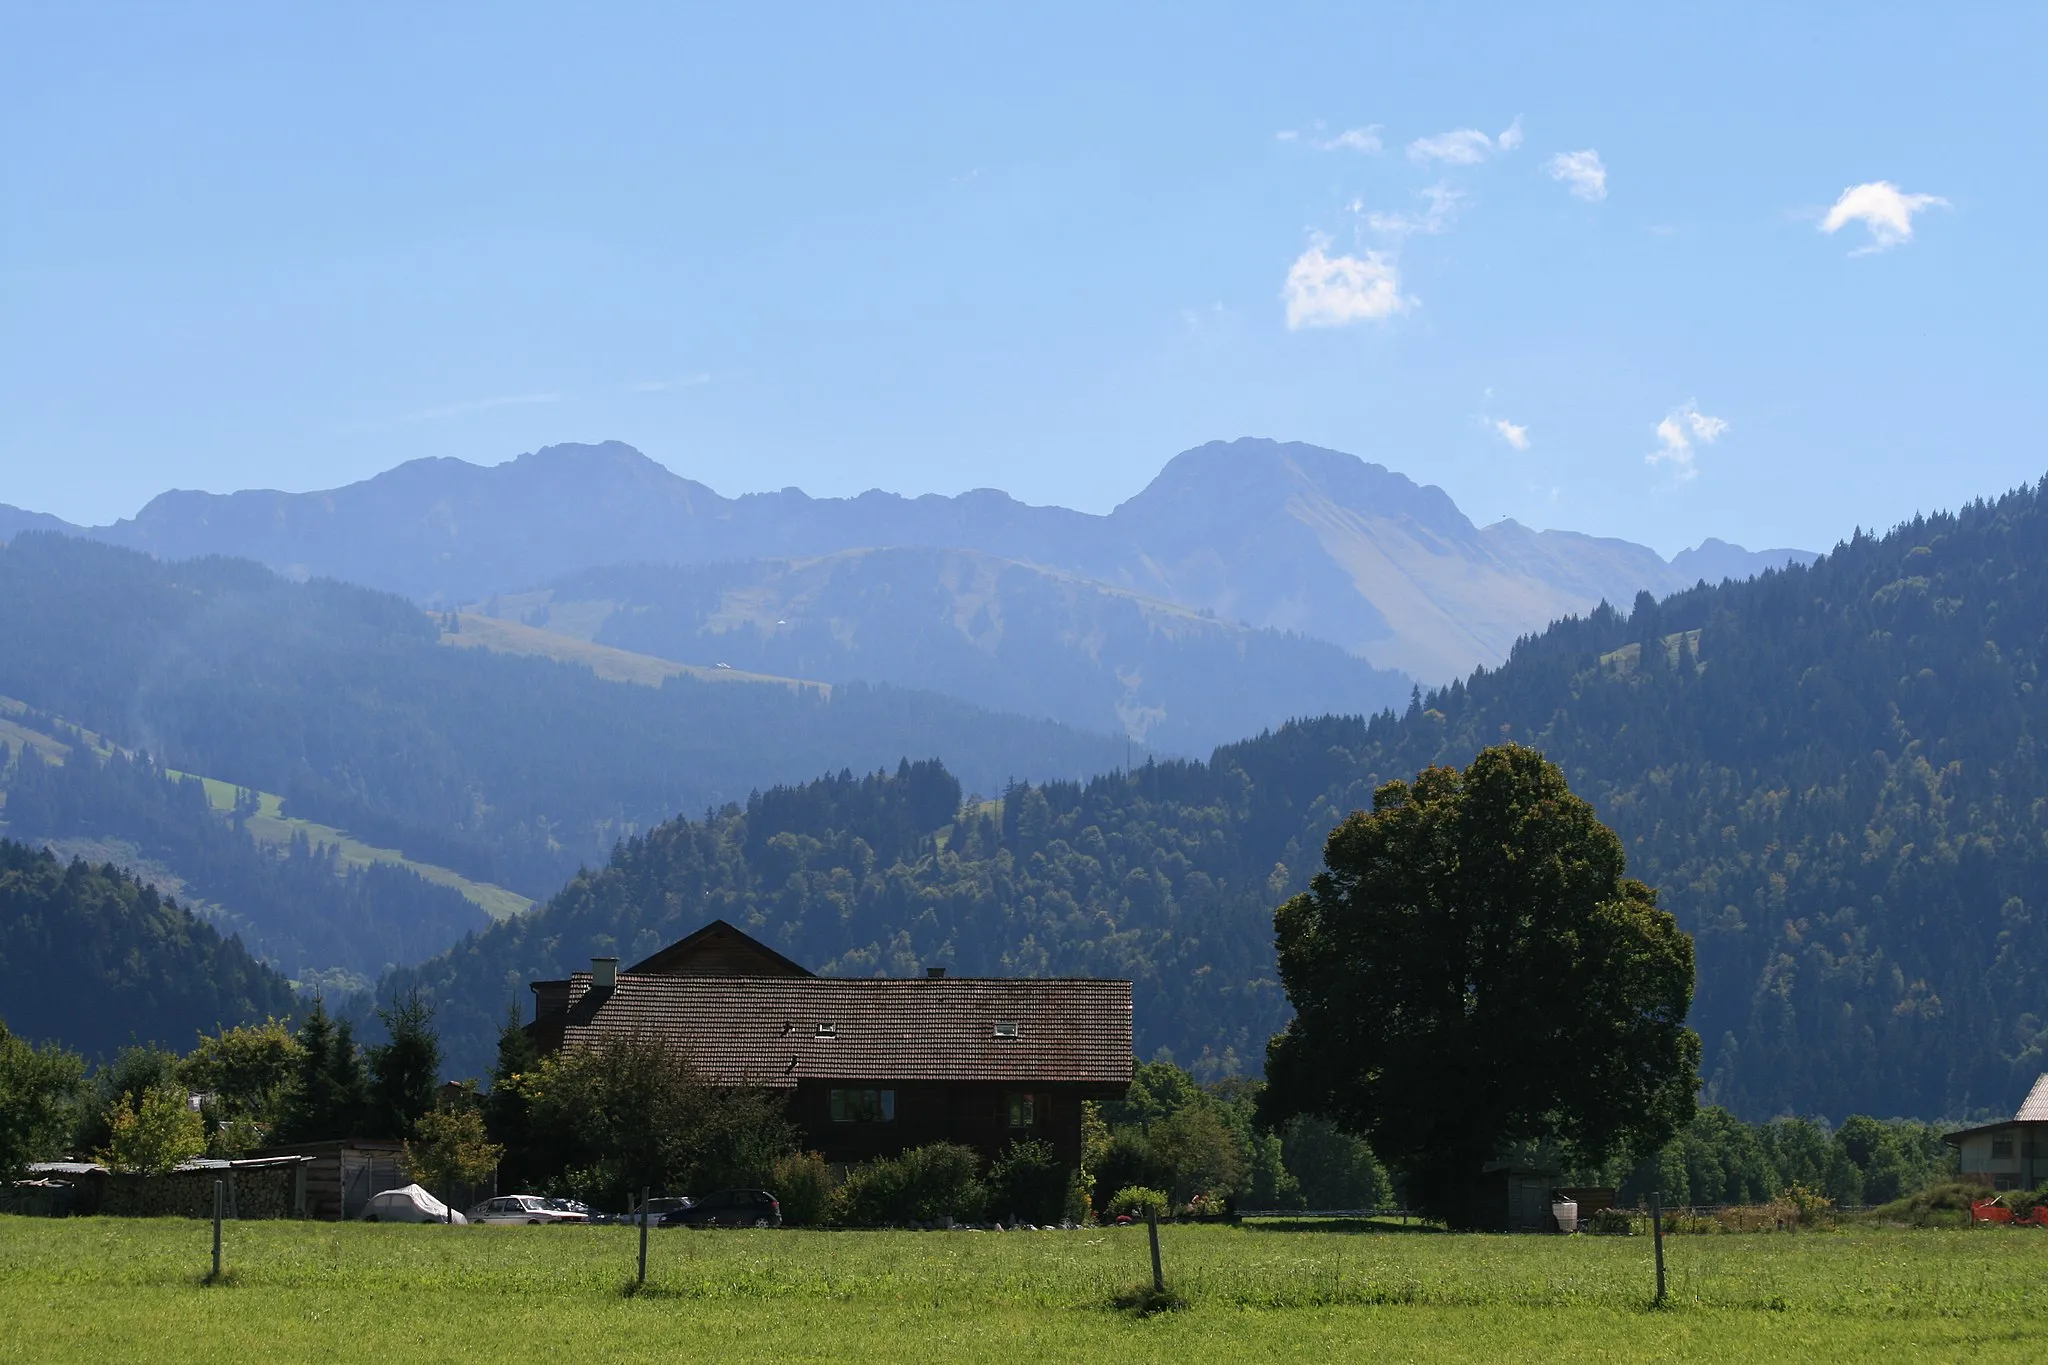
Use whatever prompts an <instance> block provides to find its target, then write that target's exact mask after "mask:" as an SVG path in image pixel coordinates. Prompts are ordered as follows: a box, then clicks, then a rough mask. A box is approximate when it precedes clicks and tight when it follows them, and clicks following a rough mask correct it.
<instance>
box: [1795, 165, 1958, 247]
mask: <svg viewBox="0 0 2048 1365" xmlns="http://www.w3.org/2000/svg"><path fill="white" fill-rule="evenodd" d="M1947 207H1948V200H1946V199H1944V198H1942V197H1941V196H1940V195H1938V194H1907V193H1906V192H1905V191H1904V190H1901V189H1900V188H1899V187H1898V186H1897V185H1894V184H1893V183H1892V182H1891V181H1889V180H1873V181H1871V182H1870V183H1869V184H1867V185H1851V186H1850V187H1849V188H1848V189H1846V190H1843V191H1842V197H1841V198H1840V199H1837V200H1836V201H1835V206H1834V207H1833V208H1831V209H1829V210H1828V215H1827V217H1825V218H1823V219H1821V222H1820V230H1821V231H1822V232H1827V233H1835V232H1839V231H1841V230H1842V229H1843V228H1845V227H1847V226H1848V225H1849V224H1851V223H1862V224H1863V226H1865V227H1866V228H1868V229H1870V245H1868V246H1863V247H1858V248H1857V249H1856V250H1855V251H1852V252H1851V253H1849V254H1850V255H1852V256H1865V255H1868V254H1870V253H1871V252H1874V251H1889V250H1891V249H1892V248H1893V247H1895V246H1899V245H1901V244H1903V243H1905V242H1910V241H1912V240H1913V215H1914V214H1916V213H1918V212H1920V210H1922V209H1929V208H1947Z"/></svg>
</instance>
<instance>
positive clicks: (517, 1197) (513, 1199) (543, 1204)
mask: <svg viewBox="0 0 2048 1365" xmlns="http://www.w3.org/2000/svg"><path fill="white" fill-rule="evenodd" d="M469 1221H470V1222H472V1223H587V1222H589V1221H590V1215H589V1214H587V1213H573V1212H571V1211H569V1210H568V1209H558V1208H555V1207H553V1206H552V1205H551V1204H550V1202H549V1201H548V1200H545V1199H543V1198H541V1197H540V1196H539V1195H537V1194H505V1195H500V1196H498V1197H497V1198H496V1199H486V1200H484V1202H483V1203H481V1204H478V1205H477V1206H476V1207H475V1208H473V1209H471V1210H470V1211H469Z"/></svg>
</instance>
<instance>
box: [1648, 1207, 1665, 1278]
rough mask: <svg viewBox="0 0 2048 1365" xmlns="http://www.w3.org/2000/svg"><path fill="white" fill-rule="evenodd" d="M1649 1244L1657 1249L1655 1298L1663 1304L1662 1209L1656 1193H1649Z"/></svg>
mask: <svg viewBox="0 0 2048 1365" xmlns="http://www.w3.org/2000/svg"><path fill="white" fill-rule="evenodd" d="M1650 1242H1651V1244H1652V1245H1653V1246H1655V1247H1656V1249H1657V1298H1656V1302H1657V1303H1659V1304H1662V1303H1663V1302H1664V1209H1663V1206H1662V1204H1661V1203H1660V1202H1659V1200H1658V1198H1657V1191H1655V1190H1651V1191H1650Z"/></svg>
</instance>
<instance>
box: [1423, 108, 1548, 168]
mask: <svg viewBox="0 0 2048 1365" xmlns="http://www.w3.org/2000/svg"><path fill="white" fill-rule="evenodd" d="M1521 145H1522V117H1521V115H1519V114H1517V115H1516V116H1515V121H1514V122H1513V123H1511V124H1509V125H1508V126H1507V127H1506V128H1504V129H1502V130H1501V134H1500V136H1499V137H1498V138H1490V137H1488V136H1487V135H1486V134H1484V133H1482V132H1480V131H1479V130H1478V129H1477V128H1457V129H1453V130H1452V131H1451V132H1448V133H1438V134H1437V135H1436V136H1434V137H1419V138H1417V139H1415V141H1413V142H1411V143H1409V144H1408V159H1409V160H1410V161H1441V162H1444V163H1445V164H1447V165H1451V166H1476V165H1478V164H1479V163H1480V162H1482V161H1484V160H1486V158H1488V157H1490V156H1492V155H1493V154H1494V153H1495V152H1512V151H1513V150H1515V148H1517V147H1519V146H1521Z"/></svg>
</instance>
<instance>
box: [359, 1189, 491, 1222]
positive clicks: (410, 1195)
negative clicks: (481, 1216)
mask: <svg viewBox="0 0 2048 1365" xmlns="http://www.w3.org/2000/svg"><path fill="white" fill-rule="evenodd" d="M361 1216H362V1218H363V1219H364V1220H365V1221H371V1220H374V1221H376V1222H379V1223H454V1224H456V1225H457V1226H462V1225H466V1224H467V1223H468V1222H469V1220H468V1219H467V1218H465V1217H463V1216H462V1215H461V1214H460V1213H457V1214H455V1215H454V1216H453V1217H452V1218H451V1217H450V1216H449V1210H448V1206H447V1205H446V1204H444V1203H442V1202H441V1201H440V1200H438V1199H436V1198H434V1196H433V1195H431V1194H428V1193H427V1192H426V1191H425V1190H423V1189H421V1188H420V1187H419V1186H417V1185H407V1186H404V1187H403V1188H401V1189H396V1190H379V1191H378V1192H377V1193H376V1194H373V1195H371V1196H370V1202H369V1203H368V1204H366V1205H364V1206H363V1212H362V1215H361Z"/></svg>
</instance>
